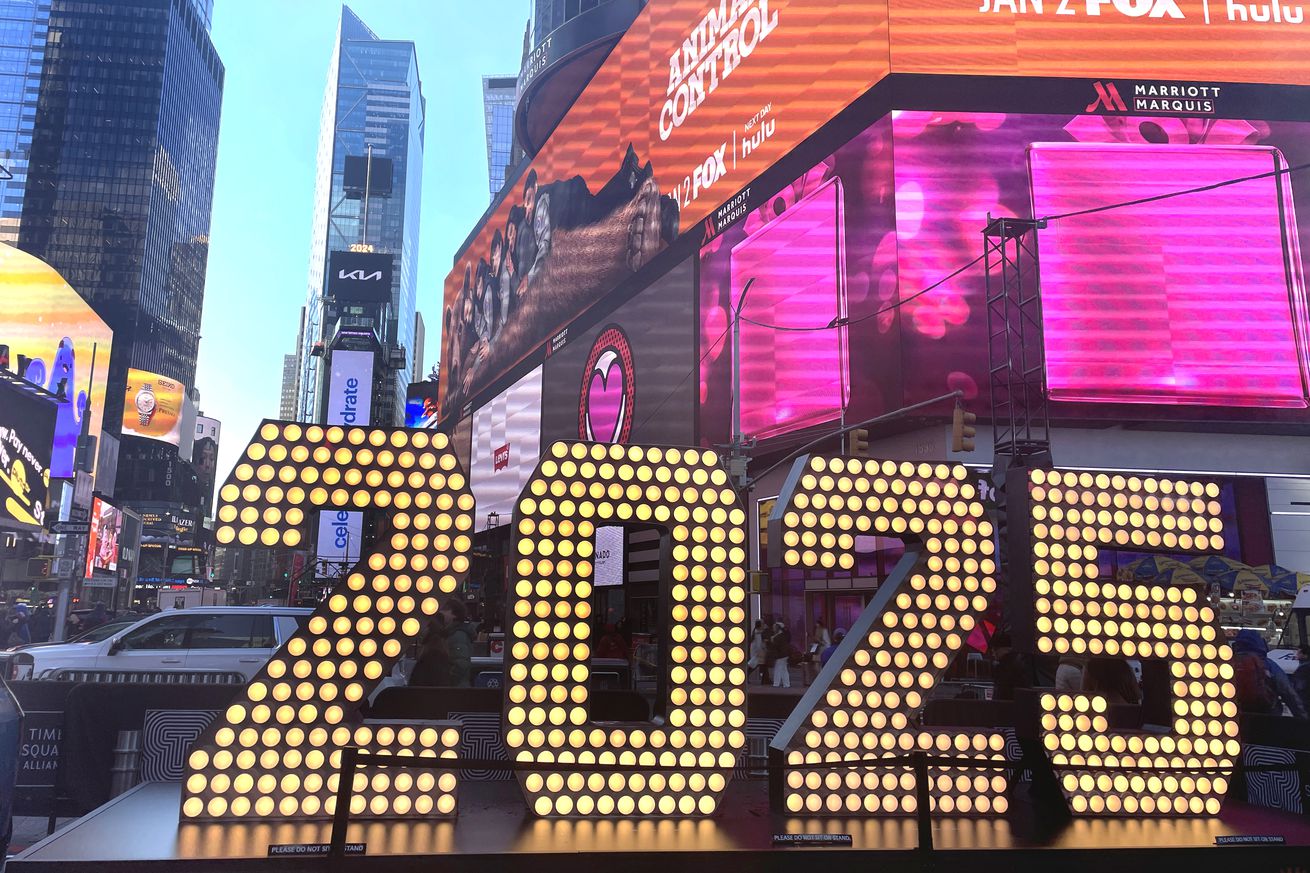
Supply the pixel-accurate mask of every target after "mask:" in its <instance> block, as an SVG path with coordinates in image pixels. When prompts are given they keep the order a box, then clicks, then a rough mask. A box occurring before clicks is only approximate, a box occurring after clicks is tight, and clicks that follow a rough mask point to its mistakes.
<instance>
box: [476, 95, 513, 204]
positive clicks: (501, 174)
mask: <svg viewBox="0 0 1310 873" xmlns="http://www.w3.org/2000/svg"><path fill="white" fill-rule="evenodd" d="M517 88H518V77H517V76H483V77H482V114H483V121H484V123H485V124H486V128H487V181H488V186H489V188H490V189H491V199H492V200H495V199H496V195H497V194H499V193H500V189H501V188H503V187H505V172H506V171H507V170H508V169H509V167H510V165H511V164H513V163H514V161H515V157H516V156H515V154H514V101H515V94H516V91H517Z"/></svg>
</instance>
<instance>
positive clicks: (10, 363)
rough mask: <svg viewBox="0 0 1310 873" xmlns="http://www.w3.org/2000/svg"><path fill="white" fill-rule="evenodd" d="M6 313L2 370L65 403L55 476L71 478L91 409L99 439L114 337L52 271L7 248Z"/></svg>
mask: <svg viewBox="0 0 1310 873" xmlns="http://www.w3.org/2000/svg"><path fill="white" fill-rule="evenodd" d="M0 312H2V313H4V319H3V323H0V368H3V369H5V370H8V371H10V372H11V373H14V374H15V375H17V376H19V377H21V378H23V379H26V380H27V381H29V382H32V383H34V384H36V385H40V386H41V387H42V388H44V389H46V390H47V391H49V392H50V393H51V394H54V395H56V396H59V397H62V398H63V399H62V400H61V401H60V403H59V409H58V414H57V416H56V419H55V437H54V446H53V450H52V452H51V456H50V476H51V477H52V478H56V479H67V478H70V477H72V475H73V455H74V452H75V450H76V449H77V436H78V434H80V433H81V432H82V418H83V416H84V415H87V414H88V413H87V410H88V407H89V409H90V413H89V414H90V417H91V418H90V421H89V422H88V423H87V424H88V433H90V435H91V436H95V437H98V436H99V435H100V422H101V417H102V414H103V410H104V408H105V381H106V377H107V376H108V374H109V353H110V351H111V350H112V347H113V336H114V334H113V331H111V330H110V329H109V327H108V325H106V324H105V323H104V322H103V321H101V320H100V317H99V316H97V315H96V314H95V311H94V310H93V309H92V308H91V307H90V305H88V304H87V303H86V301H84V300H83V299H82V298H81V297H79V296H78V294H77V292H76V291H74V290H73V289H72V288H71V287H70V286H69V284H68V283H67V282H65V281H64V279H63V277H62V276H60V275H59V274H58V273H57V272H55V270H54V268H53V267H51V266H50V265H48V264H46V263H45V262H44V261H41V260H39V259H37V258H34V257H32V256H31V255H29V254H27V253H26V252H20V251H19V250H18V249H15V248H12V247H10V246H7V245H0ZM92 349H94V350H95V351H94V358H95V372H94V374H93V373H92V357H93V355H92Z"/></svg>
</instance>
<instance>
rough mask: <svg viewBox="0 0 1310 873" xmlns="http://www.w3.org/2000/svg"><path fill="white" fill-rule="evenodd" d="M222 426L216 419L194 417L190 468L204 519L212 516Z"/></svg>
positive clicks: (200, 416)
mask: <svg viewBox="0 0 1310 873" xmlns="http://www.w3.org/2000/svg"><path fill="white" fill-rule="evenodd" d="M222 430H223V425H222V423H221V422H219V420H218V419H216V418H210V417H209V416H206V415H198V416H196V428H195V442H194V444H193V446H192V449H191V466H193V467H195V469H196V480H197V484H198V485H199V486H200V505H201V507H202V508H203V509H204V513H205V517H206V518H212V517H213V515H214V483H215V482H216V481H217V479H218V440H219V435H220V434H221V433H222Z"/></svg>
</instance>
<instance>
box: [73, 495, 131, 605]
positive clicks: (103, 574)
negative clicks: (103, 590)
mask: <svg viewBox="0 0 1310 873" xmlns="http://www.w3.org/2000/svg"><path fill="white" fill-rule="evenodd" d="M122 527H123V514H122V513H121V512H119V510H118V507H117V506H114V505H113V504H112V503H110V502H109V501H108V500H106V499H105V498H103V497H101V496H100V495H98V494H97V495H96V496H95V498H94V499H93V500H92V501H91V530H90V533H89V535H88V536H87V547H86V569H85V573H84V577H85V578H84V579H83V584H84V585H87V586H89V587H96V586H97V584H100V585H108V587H113V585H114V584H115V580H116V578H117V575H118V542H119V535H120V534H121V532H122Z"/></svg>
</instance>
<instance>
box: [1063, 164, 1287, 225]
mask: <svg viewBox="0 0 1310 873" xmlns="http://www.w3.org/2000/svg"><path fill="white" fill-rule="evenodd" d="M1307 169H1310V163H1307V164H1297V165H1296V166H1294V167H1284V168H1282V169H1281V170H1270V171H1269V172H1267V173H1256V174H1255V175H1252V176H1242V177H1240V178H1237V179H1228V180H1226V181H1223V182H1212V183H1211V184H1209V185H1198V186H1197V187H1195V188H1184V189H1183V190H1181V191H1171V192H1168V193H1166V194H1153V195H1151V196H1150V197H1139V198H1138V199H1136V200H1125V201H1123V202H1122V203H1107V204H1106V205H1104V206H1093V207H1092V208H1090V209H1079V210H1076V211H1074V212H1062V213H1060V214H1059V215H1047V216H1044V217H1042V218H1039V219H1037V221H1038V222H1039V223H1040V222H1051V221H1061V220H1063V219H1065V218H1077V217H1078V216H1080V215H1094V214H1096V213H1098V212H1109V211H1110V210H1112V209H1123V208H1124V207H1127V206H1141V205H1142V204H1144V203H1155V202H1156V201H1158V200H1168V199H1170V198H1171V197H1182V196H1184V195H1187V194H1201V193H1204V192H1206V191H1214V190H1217V189H1219V188H1226V187H1227V186H1229V185H1240V184H1242V183H1243V182H1254V181H1255V180H1256V179H1268V178H1270V177H1271V176H1286V175H1291V174H1292V173H1298V172H1300V171H1301V170H1307Z"/></svg>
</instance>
